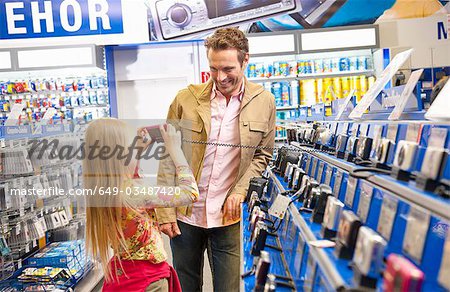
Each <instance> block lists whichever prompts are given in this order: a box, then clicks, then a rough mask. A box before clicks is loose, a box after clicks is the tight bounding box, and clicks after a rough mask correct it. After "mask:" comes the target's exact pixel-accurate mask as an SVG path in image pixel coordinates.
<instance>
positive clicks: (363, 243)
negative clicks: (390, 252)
mask: <svg viewBox="0 0 450 292" xmlns="http://www.w3.org/2000/svg"><path fill="white" fill-rule="evenodd" d="M386 245H387V243H386V241H385V240H384V239H383V238H382V237H381V236H380V235H378V233H376V232H375V231H373V230H372V229H370V228H369V227H367V226H362V227H361V228H360V229H359V232H358V239H357V241H356V248H355V255H354V256H353V263H354V264H355V273H354V278H355V282H356V283H358V284H359V286H364V287H370V288H376V285H377V277H378V275H379V274H380V272H381V268H382V265H383V255H384V249H385V247H386Z"/></svg>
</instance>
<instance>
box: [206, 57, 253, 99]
mask: <svg viewBox="0 0 450 292" xmlns="http://www.w3.org/2000/svg"><path fill="white" fill-rule="evenodd" d="M248 58H249V56H248V54H247V55H246V56H245V58H244V62H243V64H242V65H241V63H240V62H239V60H238V51H237V50H236V49H227V50H211V49H210V50H208V61H209V68H210V70H211V78H212V79H213V81H214V83H215V84H216V86H217V89H218V90H219V91H220V92H221V93H222V94H223V95H224V96H225V97H231V96H232V95H234V94H236V93H238V92H239V90H240V89H241V88H240V87H241V84H242V83H241V81H242V79H243V78H244V70H245V68H246V67H247V64H248Z"/></svg>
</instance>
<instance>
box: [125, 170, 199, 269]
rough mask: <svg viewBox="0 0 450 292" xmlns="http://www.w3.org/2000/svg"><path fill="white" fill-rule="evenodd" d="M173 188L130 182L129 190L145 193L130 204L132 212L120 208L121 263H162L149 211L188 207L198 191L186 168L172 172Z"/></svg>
mask: <svg viewBox="0 0 450 292" xmlns="http://www.w3.org/2000/svg"><path fill="white" fill-rule="evenodd" d="M176 174H177V175H176V177H177V182H178V186H177V187H149V186H144V185H143V184H142V180H140V179H137V180H133V182H132V185H133V188H136V187H139V188H142V190H145V196H142V195H143V194H144V192H141V193H140V195H141V196H138V197H136V198H133V203H134V205H135V206H136V205H137V207H135V209H131V208H125V207H124V208H122V230H123V234H124V237H125V241H126V245H127V251H125V250H122V251H121V252H120V254H119V257H120V258H121V259H123V260H149V261H150V262H152V263H154V264H157V263H161V262H163V261H165V260H166V258H167V254H166V251H165V250H164V247H163V241H162V237H161V233H160V231H159V228H158V222H157V221H156V215H155V211H154V209H153V208H156V207H176V206H184V205H189V204H192V202H194V201H195V200H196V199H197V198H198V194H199V192H198V188H197V184H196V182H195V178H194V176H193V174H192V171H191V170H190V168H189V167H188V166H179V167H177V168H176Z"/></svg>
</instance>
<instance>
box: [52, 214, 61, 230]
mask: <svg viewBox="0 0 450 292" xmlns="http://www.w3.org/2000/svg"><path fill="white" fill-rule="evenodd" d="M50 218H51V219H52V224H53V228H58V227H60V226H61V219H60V218H59V213H58V212H54V213H52V214H50Z"/></svg>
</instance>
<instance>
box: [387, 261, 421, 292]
mask: <svg viewBox="0 0 450 292" xmlns="http://www.w3.org/2000/svg"><path fill="white" fill-rule="evenodd" d="M383 278H384V279H383V290H384V291H386V292H394V291H410V292H419V291H422V284H423V281H424V278H425V275H424V273H423V272H422V271H421V270H420V269H418V268H417V267H416V266H415V265H414V264H413V263H412V262H410V261H409V260H408V259H407V258H405V257H403V256H402V255H399V254H390V255H389V256H388V257H387V262H386V270H385V272H384V277H383Z"/></svg>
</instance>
